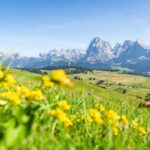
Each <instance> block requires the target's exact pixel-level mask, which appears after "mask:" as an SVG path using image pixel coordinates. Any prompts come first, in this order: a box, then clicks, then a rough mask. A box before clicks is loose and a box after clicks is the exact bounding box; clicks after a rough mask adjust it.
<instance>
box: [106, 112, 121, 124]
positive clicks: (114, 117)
mask: <svg viewBox="0 0 150 150" xmlns="http://www.w3.org/2000/svg"><path fill="white" fill-rule="evenodd" d="M106 116H107V118H108V120H109V122H110V123H113V122H117V121H118V120H119V116H118V115H117V113H116V112H114V111H113V110H109V111H108V112H106Z"/></svg>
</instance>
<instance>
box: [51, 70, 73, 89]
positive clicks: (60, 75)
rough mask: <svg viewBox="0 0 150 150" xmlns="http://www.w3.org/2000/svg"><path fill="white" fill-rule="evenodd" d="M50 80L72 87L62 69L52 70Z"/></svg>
mask: <svg viewBox="0 0 150 150" xmlns="http://www.w3.org/2000/svg"><path fill="white" fill-rule="evenodd" d="M50 78H51V81H52V82H55V83H56V84H59V85H61V86H66V87H72V82H71V81H70V79H69V78H68V76H67V74H66V73H65V71H64V70H54V71H52V73H51V75H50Z"/></svg>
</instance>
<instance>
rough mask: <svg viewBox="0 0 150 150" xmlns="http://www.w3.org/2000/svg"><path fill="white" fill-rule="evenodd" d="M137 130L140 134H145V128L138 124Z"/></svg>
mask: <svg viewBox="0 0 150 150" xmlns="http://www.w3.org/2000/svg"><path fill="white" fill-rule="evenodd" d="M138 130H139V132H140V133H142V134H147V132H146V130H145V128H143V127H141V126H138Z"/></svg>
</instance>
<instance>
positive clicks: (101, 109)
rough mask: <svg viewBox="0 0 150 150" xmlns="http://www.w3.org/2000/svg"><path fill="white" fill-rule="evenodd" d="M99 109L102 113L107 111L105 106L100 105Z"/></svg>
mask: <svg viewBox="0 0 150 150" xmlns="http://www.w3.org/2000/svg"><path fill="white" fill-rule="evenodd" d="M98 109H99V111H101V112H103V111H105V107H104V106H103V105H101V104H100V105H99V107H98Z"/></svg>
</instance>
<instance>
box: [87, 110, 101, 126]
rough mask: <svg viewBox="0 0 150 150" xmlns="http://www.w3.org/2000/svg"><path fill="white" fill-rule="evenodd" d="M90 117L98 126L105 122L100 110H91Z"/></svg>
mask: <svg viewBox="0 0 150 150" xmlns="http://www.w3.org/2000/svg"><path fill="white" fill-rule="evenodd" d="M89 116H90V117H91V119H92V120H93V121H94V122H96V123H98V124H102V123H103V120H102V118H101V116H100V113H99V111H98V110H96V109H93V108H91V109H90V110H89Z"/></svg>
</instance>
